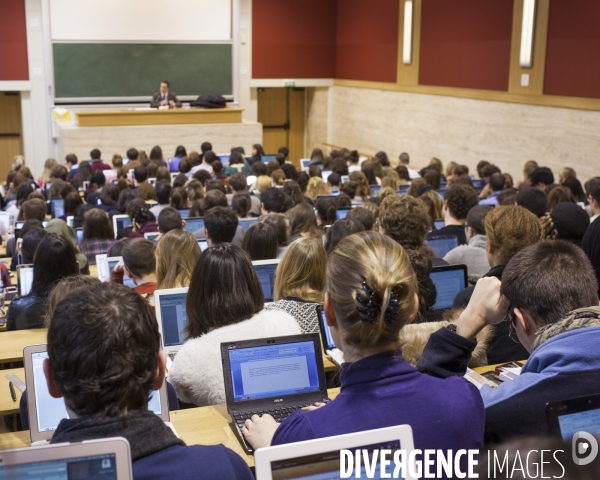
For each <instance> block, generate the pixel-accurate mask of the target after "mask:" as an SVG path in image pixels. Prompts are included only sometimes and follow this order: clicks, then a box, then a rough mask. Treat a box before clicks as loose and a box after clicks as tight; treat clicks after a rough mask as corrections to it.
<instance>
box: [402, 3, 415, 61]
mask: <svg viewBox="0 0 600 480" xmlns="http://www.w3.org/2000/svg"><path fill="white" fill-rule="evenodd" d="M412 30H413V0H406V1H405V2H404V41H403V43H402V63H404V65H410V64H411V63H412V37H413V34H412Z"/></svg>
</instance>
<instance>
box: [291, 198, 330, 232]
mask: <svg viewBox="0 0 600 480" xmlns="http://www.w3.org/2000/svg"><path fill="white" fill-rule="evenodd" d="M298 233H304V234H305V235H306V236H308V237H312V238H321V237H322V235H323V232H322V231H321V230H320V229H319V227H318V225H317V217H316V216H315V212H314V211H313V209H312V207H311V206H310V205H309V204H308V203H300V204H298V205H296V206H295V207H294V208H292V210H291V211H290V237H291V236H292V235H296V234H298Z"/></svg>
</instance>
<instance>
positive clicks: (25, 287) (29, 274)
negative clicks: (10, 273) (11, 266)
mask: <svg viewBox="0 0 600 480" xmlns="http://www.w3.org/2000/svg"><path fill="white" fill-rule="evenodd" d="M32 284H33V265H32V264H28V265H17V286H18V287H19V297H24V296H25V295H29V292H31V285H32Z"/></svg>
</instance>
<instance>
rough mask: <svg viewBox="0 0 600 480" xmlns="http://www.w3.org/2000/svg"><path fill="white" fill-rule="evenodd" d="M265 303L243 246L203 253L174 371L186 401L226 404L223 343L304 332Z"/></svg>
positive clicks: (171, 372)
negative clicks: (184, 337)
mask: <svg viewBox="0 0 600 480" xmlns="http://www.w3.org/2000/svg"><path fill="white" fill-rule="evenodd" d="M263 307H264V295H263V292H262V289H261V286H260V282H259V280H258V277H257V276H256V272H255V270H254V267H253V266H252V263H251V262H250V259H249V258H248V255H247V254H246V253H245V252H244V251H243V250H242V249H241V248H239V247H237V246H235V245H232V244H221V245H216V246H214V247H211V248H208V249H206V250H205V251H204V252H202V255H200V257H199V258H198V261H197V262H196V266H195V267H194V271H193V273H192V279H191V282H190V288H189V293H188V296H187V302H186V311H187V316H188V323H187V326H186V328H185V332H186V334H187V340H186V342H185V343H184V344H183V346H182V347H181V349H180V350H179V351H178V352H177V356H176V357H175V360H174V361H173V365H172V367H171V369H170V370H169V381H170V382H171V383H172V384H173V386H174V387H175V391H176V392H177V396H178V397H179V398H180V399H181V400H183V401H184V402H187V403H193V404H194V405H198V406H204V405H215V404H218V403H224V402H225V387H224V384H223V366H222V363H221V342H225V341H228V340H233V339H236V340H250V339H254V338H265V337H276V336H280V335H295V334H299V333H301V331H300V327H299V326H298V323H297V322H296V320H294V318H293V317H291V316H290V315H288V314H287V313H285V312H281V311H277V312H267V311H263Z"/></svg>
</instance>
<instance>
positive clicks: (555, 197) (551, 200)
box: [548, 185, 575, 212]
mask: <svg viewBox="0 0 600 480" xmlns="http://www.w3.org/2000/svg"><path fill="white" fill-rule="evenodd" d="M563 202H569V203H575V197H573V193H572V192H571V190H569V189H568V188H566V187H561V186H558V185H557V186H555V187H554V188H552V189H551V190H550V192H549V193H548V211H549V212H552V210H553V209H554V207H556V206H557V205H558V204H559V203H563Z"/></svg>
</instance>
